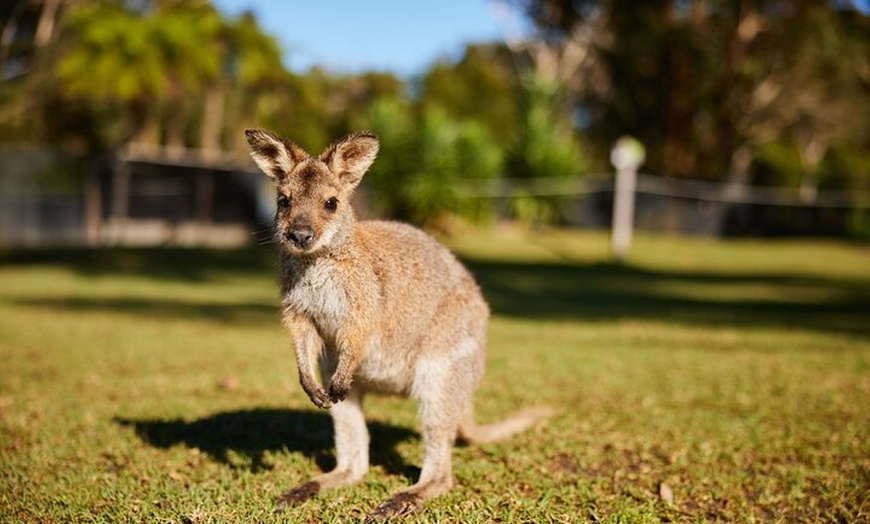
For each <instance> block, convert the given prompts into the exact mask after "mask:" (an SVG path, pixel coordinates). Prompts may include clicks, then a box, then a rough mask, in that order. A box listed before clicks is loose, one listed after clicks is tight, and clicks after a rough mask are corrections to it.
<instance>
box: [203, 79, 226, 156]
mask: <svg viewBox="0 0 870 524" xmlns="http://www.w3.org/2000/svg"><path fill="white" fill-rule="evenodd" d="M223 123H224V89H223V86H222V85H220V84H219V83H215V84H213V85H211V86H209V87H208V89H207V90H206V93H205V108H204V109H203V115H202V130H201V133H200V147H201V148H202V152H203V156H204V160H217V159H218V158H219V157H220V154H221V152H222V150H223V148H222V147H221V133H222V131H223Z"/></svg>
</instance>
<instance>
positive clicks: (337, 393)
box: [329, 379, 351, 404]
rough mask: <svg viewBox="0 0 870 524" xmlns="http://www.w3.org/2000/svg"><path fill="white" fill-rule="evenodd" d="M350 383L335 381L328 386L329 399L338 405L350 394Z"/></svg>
mask: <svg viewBox="0 0 870 524" xmlns="http://www.w3.org/2000/svg"><path fill="white" fill-rule="evenodd" d="M350 386H351V382H350V381H349V380H348V381H344V380H335V379H333V380H332V382H330V384H329V398H330V400H332V401H333V402H334V403H336V404H338V403H339V402H341V401H343V400H344V399H346V398H347V395H348V394H349V393H350Z"/></svg>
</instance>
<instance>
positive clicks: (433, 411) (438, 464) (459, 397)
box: [369, 339, 481, 520]
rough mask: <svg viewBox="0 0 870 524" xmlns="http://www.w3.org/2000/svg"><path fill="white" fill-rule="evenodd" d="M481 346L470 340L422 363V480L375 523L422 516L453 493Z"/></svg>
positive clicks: (383, 508)
mask: <svg viewBox="0 0 870 524" xmlns="http://www.w3.org/2000/svg"><path fill="white" fill-rule="evenodd" d="M479 344H481V342H479V341H477V340H474V339H466V340H464V341H463V342H461V343H460V344H458V345H457V346H455V349H454V351H452V352H450V353H447V354H443V353H442V354H440V355H439V354H430V355H427V356H425V357H421V359H420V360H419V361H418V363H417V370H416V374H415V381H414V388H413V390H412V396H414V397H415V398H417V400H418V401H419V404H420V406H419V410H420V423H421V426H422V433H423V445H424V450H423V467H422V468H421V471H420V479H419V480H418V481H417V483H416V484H414V485H413V486H411V487H409V488H407V489H404V490H402V491H400V492H398V493H397V494H396V495H394V496H393V497H392V498H391V499H390V500H388V501H387V502H385V503H383V504H381V505H380V506H379V507H378V508H377V509H376V510H375V511H374V512H373V513H371V514H370V515H369V520H383V519H388V518H392V517H399V516H405V515H410V514H414V513H417V512H419V511H420V510H421V509H422V508H423V502H424V501H426V500H429V499H431V498H435V497H437V496H439V495H441V494H443V493H445V492H447V491H448V490H449V489H450V487H451V486H452V485H453V469H452V465H451V455H452V452H453V444H454V442H455V440H456V433H457V431H458V428H459V423H460V420H461V418H462V416H463V415H464V409H463V408H462V406H464V405H465V404H466V403H467V402H470V400H471V397H472V394H473V393H474V389H475V386H476V385H477V380H478V378H479V376H478V374H477V373H476V369H477V364H476V363H477V361H478V360H479V358H480V356H479V351H480V350H479V349H478V347H479V346H478V345H479Z"/></svg>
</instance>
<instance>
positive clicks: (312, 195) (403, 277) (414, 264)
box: [245, 129, 549, 519]
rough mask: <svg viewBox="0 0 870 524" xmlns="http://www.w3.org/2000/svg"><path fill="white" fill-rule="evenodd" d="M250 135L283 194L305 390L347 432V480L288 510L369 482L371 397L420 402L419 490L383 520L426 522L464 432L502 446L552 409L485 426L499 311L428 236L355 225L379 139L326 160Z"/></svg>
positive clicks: (290, 311) (337, 150) (355, 143)
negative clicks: (480, 420)
mask: <svg viewBox="0 0 870 524" xmlns="http://www.w3.org/2000/svg"><path fill="white" fill-rule="evenodd" d="M245 135H246V136H247V140H248V144H249V146H250V150H251V156H252V157H253V159H254V161H255V163H256V164H257V166H258V167H259V168H260V169H261V170H262V171H263V172H264V173H265V174H266V175H268V176H269V177H271V178H272V179H273V180H274V181H275V186H276V189H277V203H278V207H277V212H276V216H275V235H276V238H277V240H278V244H279V246H280V248H279V259H280V284H281V305H282V307H283V321H284V324H285V325H286V327H287V328H288V329H289V331H290V333H291V335H292V338H293V344H294V349H295V352H296V361H297V364H298V366H299V380H300V382H301V384H302V388H303V389H304V390H305V392H306V393H307V394H308V396H309V397H310V398H311V401H312V402H313V403H314V404H315V405H316V406H318V407H320V408H323V409H329V413H330V415H331V416H332V420H333V424H334V430H335V447H336V461H337V464H336V466H335V469H333V470H332V471H329V472H327V473H324V474H322V475H319V476H317V477H315V478H313V479H311V480H310V481H308V482H305V483H303V484H301V485H300V486H298V487H296V488H294V489H292V490H290V491H288V492H287V493H285V494H284V495H283V496H282V502H281V503H282V505H287V504H292V503H298V502H303V501H306V500H308V499H310V498H312V497H314V496H315V495H316V494H317V493H318V492H320V491H321V490H323V489H327V488H334V487H336V486H342V485H346V484H351V483H354V482H357V481H359V480H360V479H361V478H362V477H363V476H364V475H365V474H366V470H367V469H368V466H369V436H368V431H367V430H366V423H365V419H364V417H363V411H362V401H363V397H364V396H365V395H366V394H367V393H370V392H371V393H381V394H393V395H403V396H409V397H412V398H414V399H415V400H416V401H417V402H418V403H419V417H420V422H421V424H422V435H423V441H424V446H425V451H424V457H423V466H422V469H421V473H420V478H419V481H418V482H417V483H416V484H414V485H413V486H411V487H409V488H408V489H406V490H403V491H401V492H399V493H397V494H396V495H394V496H393V497H392V498H391V499H390V500H388V501H387V502H385V503H383V504H381V505H380V506H379V507H378V508H377V509H376V510H375V511H374V512H373V513H371V514H370V517H372V518H376V519H380V518H389V517H395V516H401V515H406V514H411V513H415V512H417V511H419V510H420V509H421V508H422V505H423V501H424V500H427V499H430V498H432V497H435V496H438V495H440V494H442V493H444V492H446V491H447V490H448V489H450V486H451V484H452V481H453V478H452V473H451V462H450V458H451V451H452V447H453V444H454V441H455V440H456V437H457V435H458V436H459V437H461V438H462V439H463V440H465V441H468V442H470V443H477V442H487V441H492V440H497V439H499V438H502V437H506V436H508V435H511V434H513V433H516V432H518V431H521V430H523V429H525V428H527V427H529V426H531V425H532V424H534V423H535V422H536V421H537V420H538V419H540V418H542V417H544V416H546V415H547V414H548V413H549V411H548V410H547V409H545V408H538V409H531V410H526V411H522V412H519V413H517V414H515V415H513V416H511V417H510V418H508V419H506V420H504V421H502V422H499V423H495V424H491V425H486V426H478V425H476V424H475V423H474V417H473V409H472V395H473V392H474V390H475V388H476V387H477V385H478V382H479V381H480V379H481V376H482V375H483V371H484V361H485V348H486V343H485V337H486V329H487V321H488V318H489V308H488V306H487V304H486V302H485V301H484V299H483V296H482V295H481V292H480V288H478V286H477V284H476V283H475V281H474V279H473V278H472V276H471V274H470V273H469V272H468V271H467V270H466V269H465V268H464V267H463V266H462V264H460V263H459V261H458V260H457V259H456V258H455V257H454V256H453V255H452V254H451V253H450V252H449V251H448V250H447V248H445V247H444V246H442V245H441V244H439V243H438V242H437V241H435V240H434V239H433V238H431V237H430V236H428V235H427V234H426V233H424V232H422V231H420V230H419V229H416V228H413V227H411V226H408V225H404V224H400V223H395V222H383V221H361V222H358V221H357V220H356V218H355V216H354V212H353V210H352V209H351V206H350V201H351V195H352V193H353V191H354V189H355V188H356V186H357V184H359V182H360V180H361V179H362V177H363V175H364V174H365V172H366V170H368V168H369V166H371V164H372V162H373V161H374V159H375V156H376V155H377V152H378V139H377V137H376V136H375V135H373V134H370V133H357V134H353V135H349V136H347V137H344V138H342V139H340V140H337V141H335V142H333V143H332V145H330V146H329V147H327V148H326V150H325V151H324V152H323V153H321V154H320V156H310V155H308V154H307V153H306V152H305V151H303V150H302V149H301V148H300V147H299V146H297V145H295V144H293V143H292V142H289V141H286V140H283V139H281V138H279V137H277V136H275V135H272V134H270V133H268V132H266V131H262V130H259V129H250V130H247V131H246V132H245ZM318 364H319V367H320V376H321V379H322V380H321V381H318V380H317V368H316V366H317V365H318Z"/></svg>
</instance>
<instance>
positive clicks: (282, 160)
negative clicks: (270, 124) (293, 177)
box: [245, 129, 308, 182]
mask: <svg viewBox="0 0 870 524" xmlns="http://www.w3.org/2000/svg"><path fill="white" fill-rule="evenodd" d="M245 137H246V138H247V139H248V147H249V148H250V150H251V158H253V159H254V163H256V164H257V167H259V168H260V170H261V171H263V173H266V175H268V176H269V177H271V178H273V179H275V181H276V182H278V181H280V180H282V179H283V178H284V177H285V176H287V173H289V172H290V171H292V170H293V168H294V167H295V166H296V164H298V163H299V162H302V161H303V160H305V159H306V158H308V153H306V152H305V151H303V150H302V148H301V147H299V146H297V145H296V144H294V143H292V142H288V141H287V140H282V139H280V138H278V137H277V136H275V135H273V134H272V133H269V132H268V131H263V130H262V129H246V130H245Z"/></svg>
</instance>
